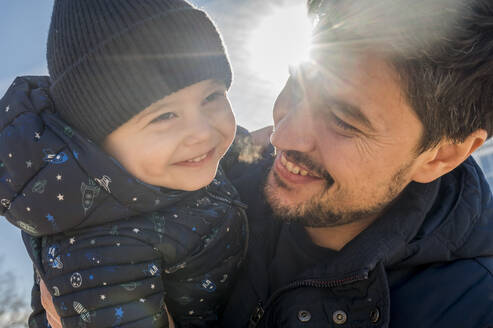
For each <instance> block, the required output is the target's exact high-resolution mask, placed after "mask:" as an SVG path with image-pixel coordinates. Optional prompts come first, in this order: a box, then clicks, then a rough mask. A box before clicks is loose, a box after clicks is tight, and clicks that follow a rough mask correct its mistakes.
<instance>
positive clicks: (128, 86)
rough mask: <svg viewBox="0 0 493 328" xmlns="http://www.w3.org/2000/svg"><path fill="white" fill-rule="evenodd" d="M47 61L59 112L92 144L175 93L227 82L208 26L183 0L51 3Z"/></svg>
mask: <svg viewBox="0 0 493 328" xmlns="http://www.w3.org/2000/svg"><path fill="white" fill-rule="evenodd" d="M47 60H48V70H49V73H50V77H51V80H52V85H51V90H50V91H51V95H52V97H53V100H54V102H55V107H56V109H57V111H58V113H59V114H60V115H61V117H62V118H63V119H64V120H65V121H66V122H67V123H69V124H71V125H72V126H74V127H75V128H76V129H78V130H79V131H80V132H82V133H83V134H85V135H86V136H87V137H89V138H90V139H91V140H93V141H95V142H97V143H100V142H101V141H102V140H103V139H104V138H105V137H106V136H107V135H108V134H110V133H111V132H112V131H113V130H115V129H116V128H118V127H119V126H120V125H122V124H123V123H125V122H127V121H128V120H129V119H130V118H131V117H133V116H134V115H136V114H138V113H139V112H140V111H142V110H143V109H145V108H146V107H148V106H149V105H151V104H152V103H154V102H155V101H157V100H159V99H161V98H163V97H165V96H167V95H169V94H171V93H173V92H176V91H178V90H180V89H182V88H185V87H187V86H189V85H192V84H194V83H197V82H200V81H203V80H207V79H217V80H220V81H224V83H225V84H226V87H228V88H229V86H230V85H231V79H232V73H231V67H230V65H229V61H228V57H227V54H226V51H225V48H224V46H223V43H222V40H221V36H220V35H219V33H218V31H217V29H216V27H215V26H214V24H213V22H212V21H211V20H210V18H209V17H208V16H207V14H205V13H204V12H203V11H200V10H198V9H196V8H194V7H192V6H191V5H190V4H189V3H188V2H186V1H183V0H55V5H54V8H53V14H52V18H51V26H50V31H49V35H48V46H47Z"/></svg>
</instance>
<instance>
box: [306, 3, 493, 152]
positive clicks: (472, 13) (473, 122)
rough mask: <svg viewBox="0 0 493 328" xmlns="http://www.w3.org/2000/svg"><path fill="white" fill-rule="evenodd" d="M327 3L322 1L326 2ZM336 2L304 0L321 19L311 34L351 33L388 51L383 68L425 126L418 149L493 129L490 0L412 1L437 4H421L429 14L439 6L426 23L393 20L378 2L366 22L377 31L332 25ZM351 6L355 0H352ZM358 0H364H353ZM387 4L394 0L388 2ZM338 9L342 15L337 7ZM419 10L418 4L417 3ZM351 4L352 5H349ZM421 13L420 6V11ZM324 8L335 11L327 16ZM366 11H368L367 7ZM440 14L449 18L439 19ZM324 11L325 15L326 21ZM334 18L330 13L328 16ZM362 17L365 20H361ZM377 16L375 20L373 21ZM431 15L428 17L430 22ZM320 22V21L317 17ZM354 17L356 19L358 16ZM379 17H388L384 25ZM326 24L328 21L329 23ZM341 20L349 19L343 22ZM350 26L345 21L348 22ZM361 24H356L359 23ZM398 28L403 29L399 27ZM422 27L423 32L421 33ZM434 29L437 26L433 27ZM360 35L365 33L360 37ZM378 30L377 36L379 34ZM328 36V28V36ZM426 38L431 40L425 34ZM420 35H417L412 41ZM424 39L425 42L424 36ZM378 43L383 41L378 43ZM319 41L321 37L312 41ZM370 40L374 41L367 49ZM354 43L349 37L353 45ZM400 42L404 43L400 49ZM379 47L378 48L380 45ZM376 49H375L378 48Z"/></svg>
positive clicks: (492, 5)
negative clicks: (393, 76) (387, 66)
mask: <svg viewBox="0 0 493 328" xmlns="http://www.w3.org/2000/svg"><path fill="white" fill-rule="evenodd" d="M328 2H330V4H329V5H327V3H328ZM398 2H399V5H400V6H401V8H398V9H396V13H397V10H400V11H406V10H410V8H408V6H411V2H414V3H418V2H420V1H418V0H403V1H398ZM343 3H344V2H343V1H338V0H325V1H323V0H309V1H308V8H309V13H311V14H312V15H314V16H316V18H317V19H319V20H321V24H319V25H321V26H319V27H317V29H318V33H320V31H322V30H323V29H325V31H322V32H323V33H321V34H325V36H324V37H322V39H325V41H324V42H330V41H327V40H329V39H331V40H332V41H334V38H335V40H338V41H337V42H341V38H344V37H349V38H351V39H353V41H354V38H355V36H356V35H357V38H359V40H358V41H359V42H360V45H364V47H365V48H366V49H368V48H370V49H372V50H373V49H377V51H380V50H381V49H383V48H386V50H388V49H392V51H388V52H387V53H386V54H385V55H386V57H387V58H389V63H390V65H391V66H392V67H393V68H394V69H395V70H396V71H397V73H398V75H399V77H400V82H401V83H402V87H403V91H404V95H405V96H406V98H407V101H408V102H409V104H410V105H411V107H412V108H413V109H414V110H415V112H416V114H417V116H418V117H419V119H420V120H421V122H422V124H423V126H424V132H423V135H422V140H421V143H420V145H419V147H418V152H422V151H425V150H427V149H430V148H433V147H434V146H436V145H437V144H438V143H439V142H440V141H442V140H443V139H448V140H451V141H453V142H462V141H464V140H465V139H466V138H467V137H468V136H469V135H470V134H471V133H473V132H474V131H476V130H478V129H484V130H486V131H487V133H488V136H491V135H492V134H493V2H492V1H491V0H468V1H459V2H455V3H454V4H455V5H456V6H455V7H454V6H453V5H451V4H452V3H453V1H449V2H447V1H440V0H429V1H421V2H420V3H419V4H418V5H422V6H429V5H430V4H433V3H434V4H435V5H436V4H437V3H438V4H439V6H438V7H440V6H441V7H442V8H436V7H435V8H428V9H429V11H430V12H433V11H432V9H433V10H440V12H441V13H442V14H441V15H442V16H436V15H435V16H431V15H429V16H428V17H427V18H428V19H429V21H428V22H424V21H423V22H420V21H419V16H418V15H415V17H414V16H413V12H412V10H411V13H410V14H409V15H407V17H406V14H402V17H404V18H407V20H408V21H412V19H417V22H416V23H414V24H413V25H414V26H410V25H406V22H400V21H399V17H398V16H399V15H395V14H393V13H389V12H382V11H385V10H388V8H387V7H384V6H382V7H381V8H377V9H379V10H380V9H381V11H380V12H379V13H374V14H373V16H372V17H371V18H372V19H373V20H375V21H376V20H378V19H380V20H381V21H383V22H381V23H380V25H381V28H380V29H379V28H378V26H377V28H375V29H373V30H372V29H371V28H369V27H368V25H369V24H367V25H365V24H362V25H363V26H364V27H365V28H366V30H364V31H363V32H362V33H361V31H356V33H353V32H354V31H351V29H350V28H349V27H346V29H345V31H343V32H342V33H341V31H340V30H341V29H334V26H335V25H334V24H337V22H335V21H334V19H335V20H337V19H341V17H344V19H345V20H346V21H347V20H348V17H349V16H348V12H349V11H348V7H347V4H344V5H343ZM354 3H358V1H357V0H356V1H354V2H352V4H353V5H354ZM360 3H361V4H363V5H365V4H367V3H368V1H360ZM393 3H396V2H395V1H394V2H393ZM341 5H342V6H344V7H343V10H342V13H341V11H340V10H339V11H338V9H340V6H341ZM416 8H418V7H416ZM351 9H354V7H353V8H351ZM421 9H422V10H423V12H424V11H426V10H427V9H426V8H421ZM328 10H332V11H338V12H337V13H328V12H327V11H328ZM367 11H368V10H367ZM444 15H447V16H448V17H449V18H450V19H446V21H444V20H443V17H447V16H444ZM324 16H330V17H329V19H327V18H326V17H324ZM334 17H335V18H334ZM363 18H364V17H363ZM375 18H376V19H375ZM430 18H431V19H430ZM324 19H325V20H326V21H325V23H323V22H322V21H323V20H324ZM358 19H362V17H359V18H358ZM385 20H389V21H387V22H385ZM328 21H329V22H330V23H328ZM346 25H348V24H346ZM349 25H350V24H349ZM360 25H361V24H360ZM401 26H406V28H405V29H401V30H398V29H399V28H400V27H401ZM394 27H395V29H397V30H398V31H396V32H395V33H394V34H393V35H392V37H388V35H384V34H383V33H382V31H385V33H388V31H386V30H385V28H387V29H393V28H394ZM427 29H428V31H427ZM438 29H440V31H438ZM329 30H331V31H332V32H334V31H335V30H339V31H335V32H337V34H338V35H337V36H335V37H334V36H330V37H329V36H328V35H327V31H329ZM365 33H366V34H365ZM379 33H380V34H379ZM332 34H333V33H332ZM430 36H432V37H430ZM419 38H421V39H423V40H419ZM426 38H427V40H424V39H426ZM382 40H383V41H385V42H383V43H382ZM318 42H320V40H319V41H318ZM372 42H373V43H375V44H374V45H373V46H372ZM354 45H355V42H351V47H354ZM402 45H407V46H404V47H403V46H402ZM382 47H383V48H382ZM379 48H380V49H379Z"/></svg>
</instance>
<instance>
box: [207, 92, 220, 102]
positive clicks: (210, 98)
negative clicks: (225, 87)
mask: <svg viewBox="0 0 493 328" xmlns="http://www.w3.org/2000/svg"><path fill="white" fill-rule="evenodd" d="M224 96H225V93H224V92H219V91H217V92H214V93H211V94H210V95H209V96H207V98H205V100H204V103H210V102H213V101H215V100H217V99H219V98H221V97H224Z"/></svg>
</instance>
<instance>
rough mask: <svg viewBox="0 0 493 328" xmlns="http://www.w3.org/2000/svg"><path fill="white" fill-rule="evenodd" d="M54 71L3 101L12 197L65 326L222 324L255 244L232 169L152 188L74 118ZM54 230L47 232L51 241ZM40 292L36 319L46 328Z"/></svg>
mask: <svg viewBox="0 0 493 328" xmlns="http://www.w3.org/2000/svg"><path fill="white" fill-rule="evenodd" d="M48 88H49V79H48V78H46V77H21V78H17V79H16V80H15V81H14V83H13V84H12V86H11V87H10V88H9V90H8V91H7V93H6V95H5V96H4V98H2V99H1V100H0V160H1V164H0V202H1V205H2V206H1V207H2V214H3V215H4V216H5V217H6V218H7V219H8V220H9V221H10V222H11V223H12V224H14V225H16V226H18V227H19V228H21V229H22V230H23V231H24V232H23V238H24V242H25V244H26V248H27V251H28V252H29V255H30V256H31V259H32V260H33V262H34V264H35V268H36V270H37V271H38V273H39V275H40V277H41V278H42V279H43V281H45V283H46V285H47V287H48V289H49V290H50V292H51V294H52V295H53V296H54V297H53V299H54V304H55V307H56V308H57V311H58V313H59V314H60V316H61V317H62V322H63V324H64V326H65V327H114V326H118V327H166V326H167V317H166V314H165V312H164V303H166V306H167V307H168V309H169V311H170V313H171V314H172V315H173V318H174V320H175V322H176V323H177V325H178V326H179V327H192V326H193V327H196V326H208V325H213V324H214V322H215V320H216V318H217V314H218V313H220V311H221V308H222V306H223V304H224V303H225V301H226V299H227V296H228V295H227V294H228V291H229V289H230V282H231V281H232V280H233V276H234V273H235V272H236V270H237V268H238V266H239V264H240V262H241V260H242V259H243V257H244V252H245V250H246V238H247V235H248V232H247V221H246V217H245V214H244V211H243V206H244V205H243V204H242V203H241V202H240V201H239V199H238V193H237V192H236V190H235V189H234V187H233V186H232V185H231V183H230V182H229V181H228V180H227V179H226V177H225V176H224V174H222V173H221V171H219V172H218V174H217V176H216V178H215V179H214V181H213V182H212V183H211V184H210V185H209V186H207V187H206V188H203V189H201V190H198V191H195V192H185V191H176V190H166V189H164V188H157V187H154V186H150V185H147V184H145V183H143V182H141V181H138V180H137V179H136V178H134V177H133V176H131V175H130V174H129V173H127V172H126V171H125V170H124V169H123V168H122V167H120V166H119V165H118V163H117V162H116V161H115V160H113V159H111V158H110V157H109V156H108V155H106V153H104V152H103V151H102V150H100V149H99V147H97V146H96V145H94V144H92V143H91V142H89V141H88V140H86V139H85V138H83V137H82V136H81V135H80V134H78V133H77V132H76V131H74V130H72V129H71V128H70V127H69V126H67V125H66V124H64V123H63V122H62V121H61V120H60V119H59V118H58V116H57V115H56V113H55V112H54V109H53V106H52V103H51V100H50V98H49V94H48V92H47V90H48ZM40 236H43V237H40ZM39 302H40V301H39V286H37V285H35V287H34V289H33V300H32V303H33V309H34V313H33V315H32V316H31V319H30V327H45V326H46V319H45V315H44V312H43V311H42V308H41V307H40V303H39Z"/></svg>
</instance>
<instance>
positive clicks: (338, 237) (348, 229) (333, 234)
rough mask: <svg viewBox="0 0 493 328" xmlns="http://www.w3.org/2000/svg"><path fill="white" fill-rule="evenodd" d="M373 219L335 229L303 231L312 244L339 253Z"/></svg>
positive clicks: (309, 228)
mask: <svg viewBox="0 0 493 328" xmlns="http://www.w3.org/2000/svg"><path fill="white" fill-rule="evenodd" d="M375 219H376V216H375V217H371V218H369V219H365V220H361V221H357V222H353V223H350V224H345V225H341V226H336V227H325V228H313V227H305V229H306V232H307V233H308V235H309V236H310V238H311V240H312V241H313V243H315V244H316V245H318V246H320V247H325V248H329V249H333V250H336V251H340V250H341V249H342V248H343V247H344V246H345V245H346V244H347V243H349V242H350V241H351V240H353V239H354V238H355V237H356V236H357V235H359V234H360V233H361V232H362V231H363V230H365V229H366V228H367V227H368V226H369V225H370V224H371V223H372V222H373V221H375Z"/></svg>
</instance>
